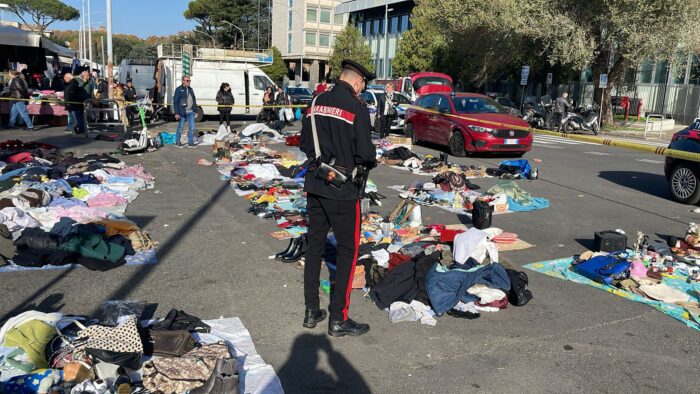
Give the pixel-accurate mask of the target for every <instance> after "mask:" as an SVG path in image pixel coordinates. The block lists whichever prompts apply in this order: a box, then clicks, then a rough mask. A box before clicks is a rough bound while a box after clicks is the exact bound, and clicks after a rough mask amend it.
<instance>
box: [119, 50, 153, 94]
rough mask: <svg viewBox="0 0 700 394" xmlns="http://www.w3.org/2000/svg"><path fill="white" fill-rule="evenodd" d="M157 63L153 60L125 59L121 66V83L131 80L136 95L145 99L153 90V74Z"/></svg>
mask: <svg viewBox="0 0 700 394" xmlns="http://www.w3.org/2000/svg"><path fill="white" fill-rule="evenodd" d="M155 70H156V62H155V61H153V60H136V59H124V60H122V62H121V63H120V64H119V83H121V84H125V85H126V81H128V80H131V82H132V83H133V84H134V88H135V89H136V95H137V96H139V97H144V96H146V94H148V91H149V90H151V88H153V85H155V82H154V80H153V74H154V72H155Z"/></svg>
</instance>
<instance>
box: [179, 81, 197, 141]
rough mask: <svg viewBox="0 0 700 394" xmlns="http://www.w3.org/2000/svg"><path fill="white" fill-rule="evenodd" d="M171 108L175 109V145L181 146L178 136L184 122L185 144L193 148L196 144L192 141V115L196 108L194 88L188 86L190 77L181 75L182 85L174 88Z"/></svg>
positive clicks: (193, 115)
mask: <svg viewBox="0 0 700 394" xmlns="http://www.w3.org/2000/svg"><path fill="white" fill-rule="evenodd" d="M173 108H174V109H175V120H177V121H178V124H177V130H176V131H175V146H177V147H178V148H180V147H182V142H180V136H181V135H182V128H183V127H184V126H185V122H187V125H188V127H189V129H188V130H187V146H188V147H190V148H194V147H196V146H197V145H196V144H195V143H194V117H195V108H197V98H196V97H195V96H194V90H192V88H191V87H190V77H189V76H188V75H185V76H183V77H182V85H180V86H178V88H177V89H175V97H174V98H173Z"/></svg>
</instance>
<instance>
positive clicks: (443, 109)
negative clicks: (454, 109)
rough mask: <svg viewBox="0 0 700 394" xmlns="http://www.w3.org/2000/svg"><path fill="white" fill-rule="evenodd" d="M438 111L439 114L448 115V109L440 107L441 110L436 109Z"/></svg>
mask: <svg viewBox="0 0 700 394" xmlns="http://www.w3.org/2000/svg"><path fill="white" fill-rule="evenodd" d="M438 111H439V112H440V113H441V114H449V113H450V109H449V108H445V107H442V108H440V109H438Z"/></svg>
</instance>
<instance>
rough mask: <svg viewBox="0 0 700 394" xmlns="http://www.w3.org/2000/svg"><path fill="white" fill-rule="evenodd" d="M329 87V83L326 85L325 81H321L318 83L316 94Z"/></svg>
mask: <svg viewBox="0 0 700 394" xmlns="http://www.w3.org/2000/svg"><path fill="white" fill-rule="evenodd" d="M327 88H328V85H326V84H325V83H319V84H318V85H316V90H315V91H314V94H321V93H323V92H325V91H326V89H327Z"/></svg>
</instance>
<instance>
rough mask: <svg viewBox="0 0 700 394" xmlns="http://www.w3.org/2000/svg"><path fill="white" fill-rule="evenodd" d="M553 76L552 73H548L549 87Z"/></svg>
mask: <svg viewBox="0 0 700 394" xmlns="http://www.w3.org/2000/svg"><path fill="white" fill-rule="evenodd" d="M552 79H553V75H552V73H547V85H551V84H552Z"/></svg>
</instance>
